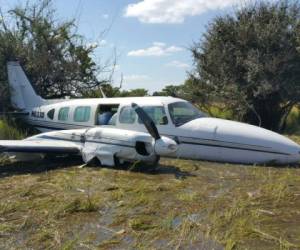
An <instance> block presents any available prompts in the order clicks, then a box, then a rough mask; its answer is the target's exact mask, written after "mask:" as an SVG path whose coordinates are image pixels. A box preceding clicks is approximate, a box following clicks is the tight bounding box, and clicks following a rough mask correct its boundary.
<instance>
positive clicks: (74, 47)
mask: <svg viewBox="0 0 300 250" xmlns="http://www.w3.org/2000/svg"><path fill="white" fill-rule="evenodd" d="M1 16H2V18H0V44H1V46H0V107H1V109H2V110H4V109H8V108H9V100H8V97H9V94H8V86H7V75H6V66H5V65H6V61H7V60H8V59H11V58H18V60H20V61H21V63H22V65H23V66H24V67H25V70H26V72H27V73H28V75H29V78H30V80H31V81H32V82H34V83H35V87H36V90H37V92H38V93H39V94H41V95H42V96H43V97H44V98H49V99H50V98H61V97H64V96H70V97H102V93H101V90H100V86H102V89H103V90H104V92H105V93H106V95H107V96H108V97H115V96H145V95H149V93H148V91H147V90H145V89H142V88H141V89H134V90H121V89H120V88H117V87H113V86H112V84H111V77H106V78H105V77H103V76H104V75H105V74H102V73H103V72H104V71H105V70H104V68H103V67H101V66H99V65H97V63H95V61H94V59H93V53H94V50H95V47H94V46H86V43H85V41H84V38H83V37H82V36H80V35H78V34H77V32H76V25H75V20H69V21H63V22H58V21H56V19H55V9H54V8H53V7H52V2H51V0H42V1H39V2H37V3H34V4H30V3H27V4H26V5H25V6H23V7H20V6H19V7H15V8H14V9H12V10H10V11H9V12H8V13H6V15H3V13H2V12H1ZM195 32H197V31H196V30H195ZM190 51H191V55H192V57H193V60H194V64H193V69H192V70H191V71H190V72H187V79H186V81H185V82H184V83H183V84H182V85H179V86H175V85H168V86H166V87H165V88H164V89H162V90H161V91H157V92H154V93H153V95H166V96H175V97H181V98H184V99H187V100H189V101H191V102H192V103H194V104H195V105H197V106H199V107H201V108H203V109H204V110H206V111H209V110H210V109H211V108H212V107H216V108H218V109H219V110H229V111H230V114H231V118H232V119H235V120H239V121H244V122H248V123H251V124H255V125H259V126H262V127H265V128H268V129H272V130H275V131H283V130H284V128H285V125H286V119H287V116H288V114H289V113H290V111H291V109H292V108H293V107H295V106H297V105H298V104H299V100H300V5H299V2H298V1H288V0H284V1H283V0H280V1H277V2H264V1H259V2H252V3H250V4H245V5H244V6H242V7H240V8H238V9H236V10H235V11H234V12H233V13H231V14H227V15H223V16H218V17H216V18H214V19H213V20H212V21H211V22H210V23H209V24H208V26H207V28H206V31H205V32H204V33H203V35H202V36H201V38H200V39H199V41H196V42H194V43H193V44H192V45H191V47H190Z"/></svg>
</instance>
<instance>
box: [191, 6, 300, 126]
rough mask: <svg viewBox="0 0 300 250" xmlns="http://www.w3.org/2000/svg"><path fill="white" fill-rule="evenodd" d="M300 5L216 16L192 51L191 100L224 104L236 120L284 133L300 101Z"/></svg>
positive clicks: (244, 9) (264, 7) (249, 8)
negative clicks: (292, 110) (291, 113)
mask: <svg viewBox="0 0 300 250" xmlns="http://www.w3.org/2000/svg"><path fill="white" fill-rule="evenodd" d="M299 15H300V5H299V3H298V2H289V1H280V2H277V3H266V2H260V3H256V4H251V5H248V6H246V7H244V8H241V9H238V10H237V11H236V12H235V13H234V14H233V15H226V16H223V17H217V18H216V19H215V20H214V21H213V22H212V23H211V24H210V25H209V26H208V29H207V32H206V33H205V34H204V36H203V39H202V40H201V41H200V42H198V43H195V44H194V45H193V46H192V48H191V51H192V54H193V57H194V62H195V68H194V71H193V72H192V73H191V74H190V77H189V79H188V80H187V82H186V83H185V92H186V94H187V96H188V98H189V99H191V100H196V101H198V102H204V103H206V104H208V105H211V104H214V103H222V104H224V105H225V106H226V107H227V108H229V109H231V110H233V114H234V115H235V118H236V119H239V120H243V121H245V122H249V123H252V124H256V125H261V126H263V127H266V128H268V129H272V130H277V131H280V130H282V129H284V127H285V122H286V118H287V116H288V114H289V112H290V110H291V109H292V107H293V106H294V105H295V104H296V103H298V102H299V98H300V54H299V52H300V51H299V42H300V36H299V30H300V18H299Z"/></svg>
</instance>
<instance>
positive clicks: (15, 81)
mask: <svg viewBox="0 0 300 250" xmlns="http://www.w3.org/2000/svg"><path fill="white" fill-rule="evenodd" d="M7 73H8V83H9V88H10V100H11V103H12V106H13V107H14V108H16V109H19V110H29V109H32V108H34V107H38V106H40V105H42V104H43V103H44V102H45V100H44V99H43V98H41V97H40V96H39V95H37V94H36V92H35V90H34V89H33V87H32V85H31V83H30V82H29V80H28V78H27V76H26V74H25V72H24V70H23V68H22V67H21V65H20V63H19V62H18V61H10V62H7Z"/></svg>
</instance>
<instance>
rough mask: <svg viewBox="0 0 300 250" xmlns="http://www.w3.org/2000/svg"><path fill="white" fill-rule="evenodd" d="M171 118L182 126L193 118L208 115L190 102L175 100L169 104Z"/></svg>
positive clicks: (176, 124) (177, 124)
mask: <svg viewBox="0 0 300 250" xmlns="http://www.w3.org/2000/svg"><path fill="white" fill-rule="evenodd" d="M168 108H169V113H170V116H171V119H172V121H173V123H174V124H175V126H177V127H178V126H181V125H183V124H185V123H187V122H189V121H191V120H194V119H197V118H201V117H207V115H206V114H205V113H202V112H201V111H200V110H198V109H197V108H195V107H194V106H193V105H192V104H191V103H189V102H174V103H171V104H169V105H168Z"/></svg>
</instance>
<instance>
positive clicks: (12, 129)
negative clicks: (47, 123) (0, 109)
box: [0, 119, 27, 140]
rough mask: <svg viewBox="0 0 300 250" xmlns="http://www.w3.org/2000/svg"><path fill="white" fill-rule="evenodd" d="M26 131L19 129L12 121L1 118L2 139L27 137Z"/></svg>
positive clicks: (0, 131) (0, 137) (0, 138)
mask: <svg viewBox="0 0 300 250" xmlns="http://www.w3.org/2000/svg"><path fill="white" fill-rule="evenodd" d="M26 134H27V133H26V132H24V131H22V130H21V129H18V128H17V126H16V125H15V124H14V122H12V121H8V120H5V119H3V120H0V140H17V139H23V138H24V137H26Z"/></svg>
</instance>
